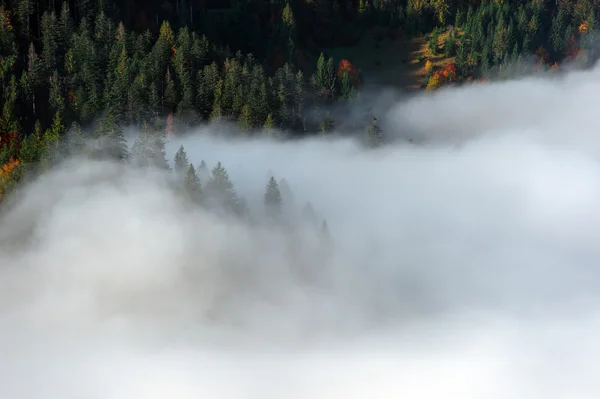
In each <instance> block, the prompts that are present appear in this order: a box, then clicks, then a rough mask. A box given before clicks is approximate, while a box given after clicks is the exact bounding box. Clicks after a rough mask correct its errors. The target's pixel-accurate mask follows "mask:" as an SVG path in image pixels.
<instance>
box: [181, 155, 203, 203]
mask: <svg viewBox="0 0 600 399" xmlns="http://www.w3.org/2000/svg"><path fill="white" fill-rule="evenodd" d="M184 191H185V193H186V195H187V196H188V198H190V199H191V200H192V201H195V202H199V201H200V200H201V197H202V186H201V184H200V179H199V178H198V175H197V174H196V170H195V169H194V165H192V164H189V166H188V168H187V171H186V173H185V180H184Z"/></svg>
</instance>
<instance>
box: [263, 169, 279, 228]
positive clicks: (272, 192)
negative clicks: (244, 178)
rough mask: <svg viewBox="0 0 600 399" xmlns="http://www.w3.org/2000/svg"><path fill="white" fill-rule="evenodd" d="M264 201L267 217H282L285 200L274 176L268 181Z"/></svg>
mask: <svg viewBox="0 0 600 399" xmlns="http://www.w3.org/2000/svg"><path fill="white" fill-rule="evenodd" d="M264 202H265V212H266V215H267V217H268V218H270V219H279V218H280V217H281V212H282V207H283V200H282V198H281V192H280V191H279V185H278V184H277V181H276V180H275V178H274V177H273V176H271V178H270V179H269V182H268V183H267V190H266V192H265V199H264Z"/></svg>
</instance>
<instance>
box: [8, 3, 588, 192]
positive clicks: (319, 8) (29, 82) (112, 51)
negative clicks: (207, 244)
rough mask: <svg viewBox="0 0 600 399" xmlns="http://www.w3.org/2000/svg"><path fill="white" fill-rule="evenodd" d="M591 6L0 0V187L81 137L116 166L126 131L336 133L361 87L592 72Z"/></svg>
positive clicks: (123, 155) (43, 165)
mask: <svg viewBox="0 0 600 399" xmlns="http://www.w3.org/2000/svg"><path fill="white" fill-rule="evenodd" d="M598 11H599V7H598V4H596V3H595V2H589V1H588V0H586V1H579V2H568V1H565V2H558V3H542V2H530V3H527V4H521V3H517V2H514V3H513V2H502V3H499V2H482V3H472V4H471V3H469V4H465V3H460V2H452V1H449V0H443V1H436V2H431V3H426V2H416V1H412V0H409V1H406V2H405V1H398V2H395V1H388V2H381V1H375V0H358V1H355V0H338V1H335V2H332V1H329V0H310V1H308V0H285V1H284V0H276V1H271V2H267V1H265V0H255V1H251V2H236V1H231V2H226V3H222V2H210V1H200V0H185V1H180V0H178V1H175V0H166V1H150V2H143V3H142V2H140V1H137V0H132V1H127V2H125V1H121V0H104V1H100V2H98V3H93V2H74V1H69V2H62V3H60V2H56V1H48V0H40V1H36V2H35V4H34V2H33V1H32V0H14V1H10V2H9V1H3V2H2V6H1V7H0V15H1V18H0V66H1V68H0V70H1V71H2V73H1V74H0V98H1V99H2V116H1V117H0V164H1V165H3V167H2V174H1V175H0V192H7V191H10V187H14V184H16V183H17V182H18V181H20V179H22V177H23V176H25V174H26V173H37V172H39V171H40V170H45V169H47V168H48V167H50V166H51V165H52V164H53V160H54V159H57V156H58V155H65V154H67V153H69V151H70V150H69V146H66V145H64V144H66V143H70V144H69V145H71V146H75V147H77V148H78V147H79V146H80V143H81V142H82V141H86V140H89V139H90V138H93V139H95V140H97V141H99V142H101V143H103V144H102V147H103V148H105V149H106V148H110V150H109V151H108V152H107V151H102V152H101V153H98V152H96V153H94V154H91V156H94V157H111V158H117V159H120V160H126V159H127V158H128V156H129V154H128V152H129V149H128V148H126V147H125V145H124V142H125V141H124V138H123V129H124V128H126V127H131V126H133V127H135V128H136V129H138V130H141V131H144V132H146V133H147V134H148V135H149V136H153V137H154V136H156V138H155V139H153V140H154V141H155V142H156V143H157V145H159V143H160V142H162V141H164V137H165V134H172V133H175V132H177V131H183V130H185V129H187V128H189V127H191V126H196V125H198V124H200V123H207V122H210V123H213V124H223V123H225V122H229V123H231V124H235V125H236V126H237V130H239V132H240V133H241V134H244V135H257V134H265V132H267V133H266V134H272V133H273V132H275V131H276V132H278V134H279V135H281V136H286V137H303V136H305V135H310V134H315V133H327V132H330V131H332V130H333V129H335V126H336V123H335V121H334V120H332V119H331V116H330V115H329V113H328V111H327V110H328V109H329V108H330V107H331V106H333V105H341V106H344V104H345V103H346V102H347V101H351V100H352V98H353V97H354V95H355V94H356V92H357V90H360V87H361V86H362V85H370V84H381V85H389V86H395V87H399V88H405V89H418V88H427V89H430V90H432V89H436V88H438V87H441V86H443V85H446V84H456V83H460V82H462V81H465V80H469V79H473V78H474V79H479V78H481V77H483V76H485V75H486V73H487V71H490V70H492V69H493V68H496V67H502V66H503V65H509V64H511V63H514V62H516V61H519V60H522V59H527V60H530V59H533V60H534V61H535V62H536V63H538V65H540V66H544V67H546V66H548V67H549V66H550V65H554V64H555V63H557V62H561V61H562V60H564V59H565V58H572V57H579V58H581V59H585V60H586V62H587V63H588V64H589V65H591V63H593V62H594V61H595V60H596V59H597V58H598V56H597V52H596V50H595V47H593V46H592V45H591V43H593V40H594V38H595V35H596V23H595V21H596V20H597V18H596V16H597V13H598ZM582 55H584V56H585V57H581V56H582ZM374 116H376V115H374ZM368 123H369V121H368V120H367V121H365V126H364V128H365V130H369V131H378V130H379V128H378V126H369V125H368ZM378 135H379V134H378ZM369 140H370V139H369ZM375 141H376V142H377V143H378V142H379V141H380V140H379V139H377V140H375ZM159 147H160V145H159Z"/></svg>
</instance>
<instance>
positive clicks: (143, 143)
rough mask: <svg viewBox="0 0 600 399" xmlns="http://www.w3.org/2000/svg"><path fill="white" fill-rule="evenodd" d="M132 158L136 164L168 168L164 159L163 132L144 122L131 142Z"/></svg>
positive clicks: (167, 163)
mask: <svg viewBox="0 0 600 399" xmlns="http://www.w3.org/2000/svg"><path fill="white" fill-rule="evenodd" d="M131 155H132V158H133V159H132V160H133V162H134V163H135V164H136V165H137V166H141V167H154V168H158V169H163V170H169V169H170V167H169V162H167V159H166V151H165V140H164V134H163V133H162V131H160V130H158V129H154V128H152V127H150V126H149V125H148V123H144V125H143V127H142V130H141V132H140V134H139V136H138V137H137V139H136V140H135V142H134V143H133V148H132V154H131Z"/></svg>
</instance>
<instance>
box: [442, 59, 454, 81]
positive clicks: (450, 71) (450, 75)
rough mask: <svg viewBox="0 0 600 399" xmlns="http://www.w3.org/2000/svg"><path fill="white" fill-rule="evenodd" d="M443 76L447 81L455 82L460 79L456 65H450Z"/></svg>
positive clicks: (444, 70)
mask: <svg viewBox="0 0 600 399" xmlns="http://www.w3.org/2000/svg"><path fill="white" fill-rule="evenodd" d="M442 75H443V76H444V79H445V80H446V81H450V82H454V81H455V80H457V79H458V72H457V71H456V65H454V63H452V62H451V63H449V64H448V65H446V66H445V67H444V69H443V70H442Z"/></svg>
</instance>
